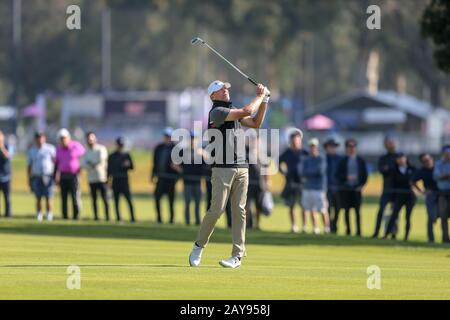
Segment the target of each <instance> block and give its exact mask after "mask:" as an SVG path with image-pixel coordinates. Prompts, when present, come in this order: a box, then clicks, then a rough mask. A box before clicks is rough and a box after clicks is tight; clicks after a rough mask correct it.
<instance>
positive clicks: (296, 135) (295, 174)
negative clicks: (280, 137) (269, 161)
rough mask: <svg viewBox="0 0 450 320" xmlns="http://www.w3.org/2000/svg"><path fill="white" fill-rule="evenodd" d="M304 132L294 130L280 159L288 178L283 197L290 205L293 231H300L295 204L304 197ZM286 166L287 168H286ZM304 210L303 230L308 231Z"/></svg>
mask: <svg viewBox="0 0 450 320" xmlns="http://www.w3.org/2000/svg"><path fill="white" fill-rule="evenodd" d="M302 140H303V133H302V132H301V131H294V132H293V133H292V134H291V135H290V136H289V148H288V149H287V150H286V151H284V152H283V153H282V154H281V156H280V159H279V164H280V171H281V173H282V174H283V175H284V176H285V178H286V184H285V186H284V189H283V192H282V194H281V197H282V198H283V199H284V201H285V203H286V205H287V206H288V207H289V216H290V218H291V231H292V232H293V233H297V232H298V226H297V218H296V216H295V214H294V209H295V204H296V203H298V204H299V205H300V206H301V198H302V184H301V183H302V179H301V176H300V173H299V167H300V164H301V160H302V158H303V157H305V156H307V155H308V153H307V152H306V151H304V150H302ZM285 167H286V168H285ZM301 210H302V219H303V221H302V223H303V227H302V231H303V232H306V224H305V222H306V216H305V212H304V210H303V208H301Z"/></svg>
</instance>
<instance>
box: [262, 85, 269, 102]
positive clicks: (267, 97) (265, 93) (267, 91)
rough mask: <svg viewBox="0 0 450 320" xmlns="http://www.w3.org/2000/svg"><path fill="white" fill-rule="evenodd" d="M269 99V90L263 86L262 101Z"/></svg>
mask: <svg viewBox="0 0 450 320" xmlns="http://www.w3.org/2000/svg"><path fill="white" fill-rule="evenodd" d="M269 100H270V91H269V89H267V87H265V88H264V99H263V102H264V103H269Z"/></svg>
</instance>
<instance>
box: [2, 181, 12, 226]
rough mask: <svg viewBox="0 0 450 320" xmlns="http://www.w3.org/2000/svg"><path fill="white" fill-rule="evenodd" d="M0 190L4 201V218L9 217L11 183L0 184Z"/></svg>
mask: <svg viewBox="0 0 450 320" xmlns="http://www.w3.org/2000/svg"><path fill="white" fill-rule="evenodd" d="M0 190H1V191H2V192H3V199H4V201H5V217H11V200H10V194H11V181H6V182H0Z"/></svg>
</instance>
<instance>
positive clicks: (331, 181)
mask: <svg viewBox="0 0 450 320" xmlns="http://www.w3.org/2000/svg"><path fill="white" fill-rule="evenodd" d="M323 147H324V149H325V153H326V162H327V200H328V213H329V215H330V220H331V221H330V227H331V232H333V233H336V217H337V215H338V212H339V210H340V209H339V207H340V205H339V192H338V191H339V189H338V182H337V179H336V172H337V166H338V163H339V161H341V159H342V157H341V156H340V155H338V154H337V148H338V147H339V143H338V142H337V141H336V140H335V139H334V138H328V139H327V140H325V142H324V144H323Z"/></svg>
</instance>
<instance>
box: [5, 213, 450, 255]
mask: <svg viewBox="0 0 450 320" xmlns="http://www.w3.org/2000/svg"><path fill="white" fill-rule="evenodd" d="M197 230H198V227H195V226H184V225H180V224H175V225H166V224H164V225H159V224H155V223H150V222H142V223H135V224H130V223H127V222H124V223H121V224H114V223H105V222H101V223H95V222H92V221H76V222H73V221H58V220H57V221H53V222H50V223H49V222H44V223H38V222H36V221H33V220H29V219H14V220H1V221H0V234H22V235H37V236H60V237H84V238H104V239H142V240H161V241H188V242H193V241H194V239H195V237H196V234H197ZM212 241H213V242H216V243H227V244H228V243H231V232H230V231H229V230H225V229H221V228H216V230H215V232H214V234H213V236H212ZM247 242H248V243H251V244H259V245H277V246H303V245H324V246H379V247H393V246H398V247H420V248H430V249H436V248H449V245H445V244H429V243H426V242H419V241H410V242H404V241H395V240H381V239H370V238H364V237H363V238H359V237H345V236H336V235H312V234H290V233H282V232H269V231H257V230H248V231H247Z"/></svg>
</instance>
